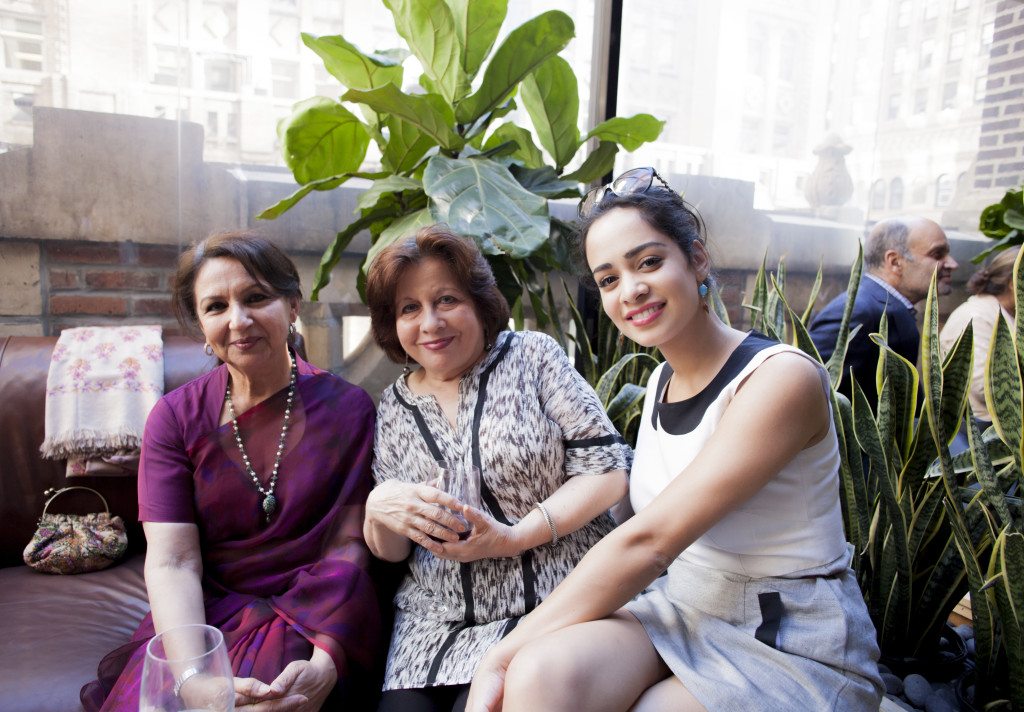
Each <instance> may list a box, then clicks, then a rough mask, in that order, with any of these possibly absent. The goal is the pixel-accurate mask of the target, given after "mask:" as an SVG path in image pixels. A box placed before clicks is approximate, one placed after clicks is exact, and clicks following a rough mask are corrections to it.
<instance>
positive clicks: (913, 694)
mask: <svg viewBox="0 0 1024 712" xmlns="http://www.w3.org/2000/svg"><path fill="white" fill-rule="evenodd" d="M903 694H904V696H906V698H907V699H908V700H910V703H911V704H913V705H916V706H917V707H924V703H925V700H927V699H928V697H929V696H930V695H931V694H932V686H931V683H930V682H928V681H927V680H926V679H924V677H923V676H921V675H918V674H917V673H911V674H910V675H907V676H906V677H905V678H903Z"/></svg>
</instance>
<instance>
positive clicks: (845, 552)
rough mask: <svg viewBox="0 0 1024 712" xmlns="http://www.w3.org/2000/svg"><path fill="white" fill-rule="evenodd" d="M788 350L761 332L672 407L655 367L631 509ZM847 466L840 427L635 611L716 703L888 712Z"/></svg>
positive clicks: (711, 535) (658, 487)
mask: <svg viewBox="0 0 1024 712" xmlns="http://www.w3.org/2000/svg"><path fill="white" fill-rule="evenodd" d="M784 352H794V353H801V352H800V351H798V350H796V349H794V348H792V347H790V346H785V345H782V344H779V343H778V342H776V341H773V340H771V339H769V338H767V337H765V336H762V335H761V334H757V333H755V332H751V333H750V334H749V335H748V336H747V338H746V339H745V340H744V341H743V342H742V343H741V344H740V346H738V347H737V348H736V350H735V351H734V352H733V354H732V355H731V356H730V357H729V359H728V361H727V362H726V363H725V365H724V366H723V367H722V369H721V371H720V372H719V373H718V375H717V376H716V377H715V378H714V379H713V380H712V381H711V383H710V384H709V385H708V386H707V388H706V389H704V390H703V391H702V392H701V393H699V394H697V395H696V396H694V397H693V398H689V399H687V400H684V401H678V402H674V403H665V402H663V401H664V394H665V389H666V387H667V385H668V382H669V379H670V378H671V375H672V371H671V368H670V366H669V365H668V364H667V363H665V364H662V365H661V366H659V367H658V369H657V370H655V372H654V373H653V374H652V375H651V378H650V381H649V383H648V389H647V396H646V400H645V402H644V409H643V422H642V424H641V426H640V433H639V436H638V439H637V446H636V452H635V455H634V461H633V468H632V473H631V476H630V499H631V502H632V505H633V509H634V511H637V512H639V511H641V510H642V509H643V508H644V507H645V506H646V505H647V504H648V503H650V501H651V500H653V499H654V498H655V497H657V496H658V494H660V492H661V491H662V490H663V489H664V488H665V486H666V485H668V483H669V482H671V481H672V480H673V479H675V478H676V477H677V476H679V475H680V473H682V472H683V470H684V469H685V468H686V467H687V466H688V465H689V463H690V462H691V461H692V460H693V459H694V457H696V455H697V453H698V452H700V450H701V449H702V448H703V447H704V444H705V443H706V442H707V440H708V439H709V438H710V437H711V434H712V433H713V432H714V430H715V428H716V427H717V425H718V423H719V421H720V420H721V418H722V416H723V414H724V413H725V411H726V409H727V408H728V407H729V404H730V402H731V401H732V399H733V397H734V396H735V395H736V392H737V390H738V388H739V387H740V386H741V385H742V384H743V382H744V381H745V380H746V379H747V377H748V376H750V374H751V373H753V371H754V370H755V369H756V368H757V367H758V366H760V365H761V364H762V363H764V362H765V360H767V359H768V358H770V357H771V356H774V355H776V354H779V353H784ZM801 355H803V354H802V353H801ZM822 373H823V374H824V372H823V371H822ZM824 387H825V383H823V388H824ZM822 397H825V394H824V390H823V392H822ZM737 447H751V448H757V447H758V443H757V442H745V443H737ZM838 469H839V449H838V443H837V439H836V433H835V428H834V426H831V427H830V429H829V433H828V435H827V436H826V437H825V438H824V439H822V440H821V441H820V442H818V443H815V444H814V445H812V446H810V447H808V448H806V449H805V450H803V451H801V452H800V453H799V454H798V455H797V456H796V457H795V458H794V459H793V460H792V461H790V463H789V464H788V465H786V467H785V468H783V470H782V471H781V472H779V473H778V475H776V476H775V477H774V478H773V479H772V480H771V481H770V482H769V483H768V484H767V485H765V487H764V488H762V489H761V490H760V491H759V492H758V493H757V494H755V495H754V496H753V497H752V498H751V499H750V500H749V501H747V502H745V503H744V504H742V505H741V506H740V507H738V508H737V509H735V510H733V511H732V512H730V513H729V514H728V515H726V516H725V517H724V518H723V519H722V520H720V521H719V522H718V523H716V524H715V526H714V527H712V528H711V529H710V530H709V531H708V532H706V533H705V534H704V535H703V536H701V537H700V538H699V539H698V540H697V541H695V542H694V543H693V544H692V545H691V546H690V547H688V548H687V549H686V550H685V551H683V552H682V553H681V554H680V555H679V557H678V558H677V559H676V560H675V561H674V562H673V563H672V565H671V566H670V567H669V570H668V573H667V574H666V575H665V576H662V577H661V578H659V579H657V580H656V581H655V582H654V583H653V584H652V585H651V586H650V587H649V588H648V590H646V591H645V592H644V593H643V594H641V595H640V596H639V597H638V598H636V599H635V600H633V601H632V602H630V603H629V604H627V605H626V609H627V610H628V611H629V612H630V613H632V614H633V615H635V616H636V617H637V619H638V620H639V621H640V623H641V624H642V625H643V626H644V628H645V629H646V631H647V633H648V635H649V636H650V638H651V642H652V643H653V644H654V646H655V648H656V649H657V651H658V654H659V655H660V656H661V657H662V659H663V660H664V661H665V663H666V664H667V665H668V667H669V668H670V669H671V670H672V672H673V673H674V674H675V675H676V677H678V678H679V679H680V681H681V682H682V683H683V684H684V686H685V687H686V688H687V689H688V690H689V691H690V692H691V693H692V694H693V695H694V696H695V697H696V698H697V699H698V700H699V701H700V702H701V703H702V704H703V705H704V706H705V707H706V708H707V709H708V710H744V711H745V712H749V711H754V710H765V711H768V710H772V711H776V710H783V709H784V710H814V711H815V712H817V711H819V710H850V711H852V710H858V711H859V710H877V709H878V705H879V702H880V699H881V695H882V693H883V691H884V690H883V688H882V683H881V680H880V678H879V675H878V666H877V660H878V646H877V644H876V642H875V630H874V626H873V625H872V623H871V619H870V617H869V616H868V611H867V607H866V606H865V605H864V599H863V598H862V596H861V593H860V589H859V587H858V585H857V581H856V578H855V576H854V573H853V571H852V569H851V568H850V566H849V564H850V557H851V547H850V546H849V545H848V544H847V543H846V538H845V534H844V532H843V522H842V514H841V511H840V505H839V478H838Z"/></svg>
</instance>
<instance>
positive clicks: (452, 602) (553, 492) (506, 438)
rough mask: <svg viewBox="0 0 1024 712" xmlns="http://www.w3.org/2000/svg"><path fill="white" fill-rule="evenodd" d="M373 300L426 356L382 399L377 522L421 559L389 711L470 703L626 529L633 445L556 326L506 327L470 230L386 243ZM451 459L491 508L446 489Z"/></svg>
mask: <svg viewBox="0 0 1024 712" xmlns="http://www.w3.org/2000/svg"><path fill="white" fill-rule="evenodd" d="M367 297H368V302H369V305H370V315H371V319H372V325H373V335H374V338H375V340H376V341H377V343H378V344H379V345H380V346H381V347H382V348H383V349H384V351H385V352H386V353H387V354H388V356H389V357H390V358H392V359H393V360H395V361H396V362H399V363H401V362H403V361H404V362H405V363H407V364H408V363H409V362H415V363H417V364H419V366H420V368H419V369H417V370H416V371H413V372H412V373H408V374H407V375H403V376H402V377H401V378H399V379H398V381H396V382H395V384H394V385H393V386H391V387H390V388H388V389H387V390H386V391H385V392H384V394H383V395H382V397H381V402H380V409H379V413H378V419H377V422H378V427H377V437H376V444H375V455H376V463H375V465H374V475H375V478H376V480H377V482H378V485H377V487H376V488H375V489H374V491H373V493H372V494H371V495H370V498H369V500H368V501H367V513H366V523H365V525H364V533H365V535H366V541H367V544H369V546H370V549H371V551H373V553H374V554H376V555H377V556H378V557H380V558H382V559H385V560H388V561H403V560H408V564H409V572H408V574H407V576H406V577H405V579H404V581H403V583H402V585H401V588H400V589H399V592H398V594H397V596H396V597H395V607H396V617H395V628H394V633H393V635H392V640H391V648H390V651H389V653H388V663H387V672H386V674H385V680H384V690H385V693H384V696H383V700H382V703H381V707H380V709H381V710H399V709H400V710H403V711H405V710H421V709H422V710H441V709H444V710H450V709H456V710H460V709H462V707H463V706H464V704H465V697H466V693H467V692H468V686H469V682H470V680H471V679H472V677H473V672H474V671H475V670H476V667H477V664H478V663H479V661H480V658H481V657H482V656H483V654H484V653H486V652H487V650H488V649H489V648H490V647H491V646H492V645H493V644H494V643H496V642H497V641H498V640H500V639H501V638H502V637H503V636H504V635H505V634H507V633H508V632H509V631H510V630H511V629H512V628H513V627H514V626H515V625H516V623H517V622H518V620H519V617H520V616H523V615H524V614H526V613H528V612H529V611H531V610H532V609H533V608H534V607H535V606H536V605H538V604H539V603H540V601H541V600H543V599H544V597H545V596H547V595H548V594H549V593H550V592H551V591H552V590H553V589H554V588H555V586H556V585H558V583H559V582H560V581H561V580H562V579H563V578H564V577H565V576H566V575H568V573H569V572H570V571H571V570H572V568H573V567H574V566H575V565H576V563H577V562H578V561H579V560H580V559H581V558H583V555H584V554H585V553H586V552H587V550H588V549H590V547H591V546H593V545H594V544H595V543H596V542H597V541H598V540H599V539H601V537H603V536H604V535H605V534H607V533H608V532H609V531H610V530H611V528H612V526H613V523H612V520H611V518H610V516H609V515H608V513H607V510H608V508H609V507H610V506H611V505H613V504H614V503H616V502H617V501H618V500H619V499H620V498H621V497H622V496H623V495H624V494H625V489H626V478H625V477H626V476H625V471H626V469H627V468H628V467H629V464H630V458H631V452H630V449H629V447H628V446H627V445H626V444H625V443H624V441H623V440H622V438H621V437H620V436H619V434H618V433H617V432H616V431H615V429H614V427H613V426H612V424H611V422H610V421H609V420H608V418H607V416H606V415H605V413H604V410H603V408H602V407H601V404H600V402H599V400H598V398H597V396H596V395H595V394H594V392H593V390H592V389H591V388H590V386H588V385H587V383H586V381H584V380H583V378H582V377H581V376H580V375H579V374H578V373H577V372H576V370H575V369H574V368H573V366H572V364H571V363H570V362H569V360H568V358H567V357H566V354H565V352H564V351H562V349H561V348H560V347H559V346H558V344H557V343H556V342H555V341H554V340H553V339H551V338H550V337H548V336H546V335H544V334H540V333H535V332H510V331H507V330H506V325H507V323H508V319H509V310H508V305H507V303H506V302H505V300H504V298H503V297H502V296H501V294H500V292H499V291H498V289H497V286H496V285H495V282H494V277H493V275H492V274H491V271H490V268H489V267H488V266H487V262H486V261H485V260H484V258H483V257H482V256H481V254H480V253H479V251H478V250H477V249H476V247H475V245H473V244H472V243H471V242H469V241H468V240H465V239H463V238H460V237H458V236H456V235H454V234H452V233H451V232H449V231H448V230H447V229H444V228H440V227H430V228H425V229H424V230H421V231H420V232H419V233H418V235H417V236H416V237H415V238H414V239H409V240H406V241H404V242H401V243H398V244H396V245H394V246H392V247H390V248H388V249H386V250H385V251H383V252H382V253H381V254H380V255H379V256H378V257H377V259H376V260H375V261H374V263H373V265H372V266H371V267H370V271H369V274H368V276H367ZM440 463H450V464H455V465H456V466H461V467H467V466H475V467H477V468H479V470H480V473H481V499H482V503H483V506H482V508H481V509H474V508H469V507H463V505H462V503H460V502H459V501H457V500H455V499H454V498H452V497H451V496H449V495H448V494H446V493H445V492H443V491H441V490H440V489H437V488H436V487H435V486H434V484H435V479H436V478H437V476H438V474H439V466H440ZM576 475H583V476H582V477H577V476H576ZM438 505H441V506H438ZM442 507H445V508H442ZM446 508H447V509H446ZM449 509H451V510H454V511H460V512H463V513H464V515H465V518H466V520H467V521H468V523H469V525H470V527H471V530H470V533H469V535H468V537H467V538H466V539H465V540H460V539H459V533H460V532H463V529H464V526H463V525H462V524H461V523H460V522H459V521H458V520H457V519H456V518H455V517H454V516H452V514H451V512H450V511H449ZM464 536H465V534H464Z"/></svg>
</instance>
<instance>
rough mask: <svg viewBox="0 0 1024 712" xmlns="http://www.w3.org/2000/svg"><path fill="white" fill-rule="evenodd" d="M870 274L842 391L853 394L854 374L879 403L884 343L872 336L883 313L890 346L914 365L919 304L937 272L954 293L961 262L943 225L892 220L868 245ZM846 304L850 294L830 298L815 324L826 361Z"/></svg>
mask: <svg viewBox="0 0 1024 712" xmlns="http://www.w3.org/2000/svg"><path fill="white" fill-rule="evenodd" d="M864 267H865V273H864V277H863V278H862V279H861V281H860V287H859V288H858V289H857V298H856V301H855V302H854V305H853V314H852V316H851V317H850V329H851V330H852V329H853V328H854V327H855V326H856V325H858V324H860V325H861V328H860V331H858V332H857V335H856V336H854V337H853V339H851V340H850V341H849V344H848V346H847V350H846V360H845V362H844V363H843V380H842V382H841V383H840V386H839V389H840V390H841V391H842V392H843V393H845V394H846V395H847V396H849V395H850V392H851V390H850V383H849V372H850V369H851V368H852V369H853V376H854V378H855V379H856V381H857V383H859V384H860V386H861V388H863V389H864V393H865V395H866V396H867V397H868V400H869V401H870V402H871V405H872V406H874V405H875V404H876V403H877V401H878V393H877V391H876V389H875V370H876V368H877V364H878V351H879V347H878V346H876V345H875V344H874V342H872V341H871V339H870V338H869V336H870V334H873V333H876V332H877V331H878V327H879V323H880V321H881V319H882V314H883V313H884V314H885V315H886V321H887V322H888V325H889V339H888V343H889V346H890V347H891V348H892V349H893V351H895V352H896V353H898V354H900V355H901V356H903V357H904V358H905V359H907V360H908V361H910V362H911V363H913V364H916V363H917V356H918V349H919V346H920V340H921V335H920V333H919V331H918V328H917V316H916V312H915V310H914V304H916V303H917V302H920V301H921V300H923V299H924V298H925V297H927V296H928V285H929V284H930V283H931V278H932V273H934V272H937V276H936V289H937V291H938V293H939V294H940V295H945V294H949V292H950V290H951V288H952V287H951V284H950V279H951V276H952V273H953V270H954V269H956V268H957V262H956V260H954V259H953V257H952V256H951V255H950V254H949V241H948V240H947V239H946V233H944V232H943V231H942V228H941V227H939V226H938V225H937V224H935V223H934V222H932V221H931V220H927V219H925V218H916V217H907V218H890V219H888V220H883V221H882V222H880V223H878V224H876V225H875V226H874V227H873V228H872V229H871V232H870V233H869V234H868V237H867V240H865V243H864ZM845 307H846V293H845V292H844V293H842V294H840V295H839V296H838V297H836V298H835V299H833V300H832V301H831V302H829V303H828V304H827V305H826V306H825V308H824V309H822V310H821V311H820V312H819V313H818V315H817V316H815V317H814V320H813V321H812V322H811V329H810V335H811V340H812V341H814V345H815V346H816V347H817V349H818V353H819V354H821V357H822V358H823V359H824V360H826V361H827V360H828V359H829V357H830V356H831V355H832V352H833V351H834V350H835V346H836V339H837V338H838V336H839V324H840V322H841V321H842V319H843V310H844V309H845Z"/></svg>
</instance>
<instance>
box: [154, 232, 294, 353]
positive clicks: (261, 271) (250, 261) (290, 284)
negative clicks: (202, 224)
mask: <svg viewBox="0 0 1024 712" xmlns="http://www.w3.org/2000/svg"><path fill="white" fill-rule="evenodd" d="M215 257H227V258H229V259H232V260H236V261H238V262H239V263H240V264H241V265H242V267H244V268H245V271H246V272H248V273H249V276H250V277H252V278H253V279H255V280H256V281H257V282H259V283H260V284H262V285H264V286H266V287H267V288H268V289H269V290H270V291H272V292H273V293H274V294H276V295H278V296H279V297H285V298H286V299H287V298H294V299H298V300H301V299H302V290H301V288H300V286H299V272H298V270H296V269H295V263H294V262H292V261H291V259H290V258H289V257H288V255H286V254H285V253H284V251H283V250H282V249H281V248H280V247H278V246H277V245H275V244H274V243H273V242H271V241H270V240H268V239H267V238H265V237H261V236H260V235H257V234H255V233H252V232H250V231H247V230H240V231H235V232H221V233H218V234H216V235H211V236H210V237H208V238H206V239H205V240H201V241H199V242H197V243H196V244H194V245H192V247H190V248H188V249H187V250H185V251H184V252H183V253H182V254H181V257H179V258H178V269H177V271H176V272H175V273H174V277H173V278H172V280H171V305H172V306H173V308H174V316H176V317H177V318H178V323H179V324H181V328H182V329H184V330H185V332H186V333H191V334H194V335H195V334H198V332H199V314H198V313H197V311H196V276H197V275H198V274H199V270H200V268H202V266H203V265H204V264H205V263H206V261H207V260H211V259H213V258H215Z"/></svg>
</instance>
